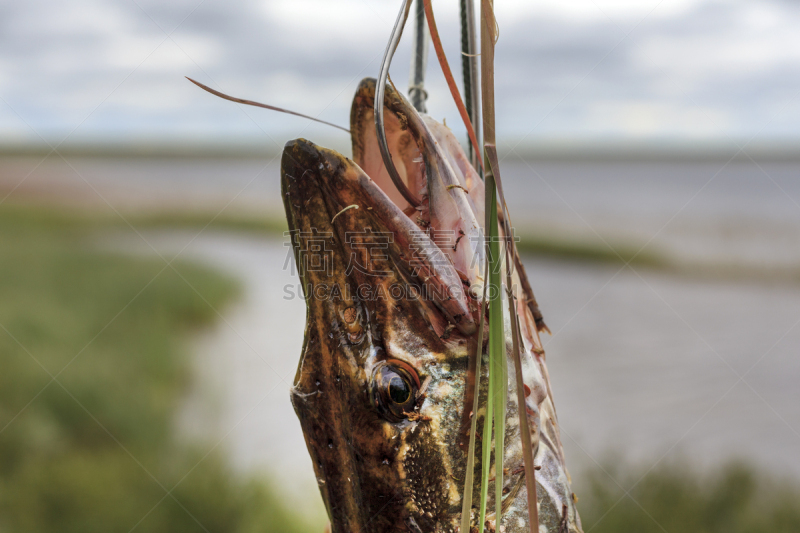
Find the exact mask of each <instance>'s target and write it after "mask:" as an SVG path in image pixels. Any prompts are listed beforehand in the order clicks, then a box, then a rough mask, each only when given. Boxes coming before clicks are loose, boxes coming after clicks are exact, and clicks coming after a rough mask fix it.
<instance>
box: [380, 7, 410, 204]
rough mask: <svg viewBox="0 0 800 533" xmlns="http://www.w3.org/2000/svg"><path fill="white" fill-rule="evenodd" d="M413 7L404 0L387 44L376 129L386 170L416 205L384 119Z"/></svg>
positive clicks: (382, 65) (396, 185)
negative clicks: (394, 155)
mask: <svg viewBox="0 0 800 533" xmlns="http://www.w3.org/2000/svg"><path fill="white" fill-rule="evenodd" d="M410 7H411V0H403V5H402V6H401V8H400V14H399V15H397V21H396V22H395V23H394V28H393V29H392V35H391V37H390V38H389V44H388V45H387V46H386V52H385V53H384V54H383V61H382V62H381V70H380V74H379V75H378V83H377V84H376V85H375V104H374V111H375V130H376V132H377V135H378V146H379V147H380V149H381V157H382V158H383V164H384V165H385V166H386V170H387V171H388V172H389V177H390V178H392V182H393V183H394V186H395V187H397V190H398V191H400V194H402V195H403V198H405V199H406V201H407V202H408V203H409V204H411V205H412V206H414V207H417V206H418V205H420V203H421V202H420V201H419V200H418V199H417V198H416V197H415V196H414V195H413V194H412V193H411V191H409V190H408V187H407V186H406V184H405V182H404V181H403V178H401V177H400V174H399V173H398V172H397V168H396V167H395V166H394V162H393V161H392V154H391V153H390V152H389V143H388V142H387V140H386V128H385V126H384V121H383V98H384V94H385V93H386V79H387V78H388V77H389V66H390V65H391V64H392V56H394V52H395V50H397V43H399V42H400V37H402V35H403V26H405V24H406V19H407V18H408V11H409V8H410Z"/></svg>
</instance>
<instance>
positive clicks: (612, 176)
mask: <svg viewBox="0 0 800 533" xmlns="http://www.w3.org/2000/svg"><path fill="white" fill-rule="evenodd" d="M12 163H13V164H12ZM12 163H9V162H8V161H6V162H4V163H2V166H0V168H1V169H3V170H4V171H3V172H0V186H2V187H3V188H4V189H6V190H10V189H11V186H13V185H14V184H16V181H17V180H18V179H19V178H21V177H22V176H24V175H25V173H26V172H29V171H30V167H32V166H33V165H34V164H35V161H28V160H15V161H14V162H12ZM72 163H73V166H74V168H75V170H72V169H70V168H69V167H67V166H65V165H64V164H63V162H59V161H57V160H48V161H46V162H45V163H44V164H42V165H40V166H39V167H38V168H37V169H36V170H35V171H34V172H33V173H32V174H30V176H29V178H28V179H26V181H25V183H24V184H23V186H21V187H20V188H19V189H17V191H16V192H15V193H14V194H13V195H12V197H17V198H22V197H24V196H25V195H32V194H33V195H37V196H43V195H45V196H46V195H48V194H53V191H58V193H57V194H59V195H62V196H64V195H66V194H67V192H68V193H69V198H70V199H75V200H76V201H80V202H83V203H91V202H95V203H96V204H97V205H99V206H104V205H106V207H107V204H106V201H108V202H109V203H111V204H112V205H114V206H115V207H116V206H118V205H119V206H121V207H122V208H125V209H140V208H143V207H147V208H157V207H161V208H163V207H164V206H167V207H175V208H185V207H186V205H187V204H189V205H190V206H201V207H204V208H208V209H212V210H214V212H216V211H217V210H219V209H221V208H222V207H223V206H225V205H226V204H227V205H228V207H227V208H226V209H228V210H231V211H233V212H248V213H253V212H256V213H260V214H270V215H276V216H277V215H282V208H281V207H280V203H279V195H278V194H277V191H278V190H279V178H278V170H277V162H276V161H273V162H271V163H269V162H268V161H232V160H231V161H206V162H197V161H183V162H181V161H149V162H136V161H135V160H133V161H132V160H126V161H125V162H123V163H119V162H115V161H114V160H89V159H80V160H75V161H72ZM723 165H724V162H719V163H702V164H700V163H691V164H689V163H686V164H683V163H602V164H600V163H598V164H589V163H585V164H584V163H580V164H572V163H569V164H568V163H552V162H551V163H531V166H530V167H529V166H528V164H526V163H525V162H522V161H519V160H506V161H504V163H503V174H504V178H505V184H506V193H507V195H508V199H509V203H510V209H511V213H512V217H513V219H514V222H515V224H516V225H517V226H518V227H523V228H525V229H527V230H528V231H534V232H537V233H540V234H549V235H556V236H561V237H565V238H570V239H578V240H588V241H592V242H600V243H602V242H604V241H605V242H607V243H609V244H610V245H612V246H615V245H617V244H619V243H624V244H628V245H633V246H643V245H645V244H647V246H648V249H652V250H657V251H659V252H662V253H665V254H668V255H669V256H670V257H677V258H679V259H684V260H691V261H708V262H727V263H733V264H739V265H749V266H759V267H760V266H775V265H778V266H795V267H796V266H797V265H800V203H799V202H800V165H798V164H777V163H775V164H770V163H761V164H760V166H759V165H756V164H754V163H752V162H749V161H747V162H738V161H737V162H735V163H731V164H729V165H727V166H723ZM76 171H77V172H76ZM78 174H80V175H78ZM81 176H82V177H81ZM87 182H88V184H87ZM89 184H91V186H90V185H89ZM95 191H97V192H95ZM98 192H99V193H100V194H101V195H102V198H100V197H99V196H100V195H98ZM62 193H63V194H62ZM196 236H197V232H170V233H157V234H147V236H146V237H147V239H148V240H150V241H151V242H152V243H153V244H154V245H156V246H157V247H160V248H161V249H163V250H169V251H173V252H174V251H177V250H180V249H181V248H183V246H184V245H186V244H187V243H189V242H190V241H191V243H190V244H189V245H188V247H187V249H186V250H185V252H184V253H183V255H184V256H185V257H189V258H195V259H197V260H201V261H205V262H208V263H210V264H212V265H215V266H217V267H220V268H222V269H225V270H227V271H229V272H231V273H233V274H235V275H237V276H238V277H240V278H241V279H242V280H243V281H244V283H245V288H246V293H245V298H244V300H243V301H242V302H240V303H239V304H237V306H236V307H235V308H233V309H229V310H223V315H224V317H225V320H224V321H222V322H220V323H219V324H218V325H217V326H216V328H215V329H214V330H213V331H211V332H208V333H206V334H204V336H203V337H202V338H201V339H197V341H196V343H195V347H196V352H197V354H198V355H197V357H198V359H197V360H198V364H197V378H196V385H195V389H194V391H193V393H192V394H191V395H190V397H189V399H188V400H187V404H186V407H185V409H184V411H183V413H182V415H181V418H180V425H181V427H182V431H183V432H185V433H187V434H198V435H200V434H205V435H206V438H209V441H210V442H211V443H212V444H213V443H216V442H220V441H221V444H220V446H222V447H223V448H224V449H226V450H227V452H228V454H229V457H230V458H231V461H232V463H233V464H234V465H235V466H236V467H237V468H238V469H240V470H241V471H243V472H265V473H269V474H270V475H273V476H275V477H277V479H278V480H279V482H280V483H281V485H282V486H283V487H286V492H287V494H288V495H289V497H295V498H298V501H299V500H302V501H304V502H305V505H309V504H308V495H309V494H313V493H316V488H315V484H314V479H313V475H312V469H311V465H310V461H309V459H308V456H307V453H306V450H305V445H304V442H303V438H302V433H301V431H300V427H299V424H298V423H297V421H296V419H295V417H294V414H293V412H292V409H291V405H290V403H289V395H288V387H289V383H290V382H291V379H292V377H293V375H294V371H295V368H296V365H297V361H298V358H299V355H300V347H301V343H302V336H303V325H304V306H303V302H302V301H301V300H299V299H290V300H285V299H284V297H285V295H286V293H285V291H284V288H285V286H286V285H296V283H297V281H296V279H295V278H294V277H293V276H292V275H291V273H290V272H288V271H285V270H284V268H283V267H284V266H285V264H286V257H287V256H286V253H287V249H286V248H285V247H284V243H283V241H282V240H281V239H277V238H270V237H244V236H241V235H234V234H211V233H203V234H201V235H199V237H197V238H196V239H195V240H193V241H192V240H191V239H192V238H193V237H196ZM136 240H137V238H136V237H135V236H133V237H132V239H131V241H130V243H125V242H124V241H118V242H117V243H115V246H123V247H125V248H127V249H130V250H138V251H142V252H146V251H147V247H146V246H143V245H142V244H141V242H139V243H138V244H136V243H135V241H136ZM526 263H527V268H528V274H529V277H530V279H531V282H532V284H533V287H534V290H535V292H536V294H537V297H538V299H539V301H540V304H541V307H542V310H543V311H544V314H545V319H546V321H547V323H548V325H549V326H550V328H551V329H552V330H553V332H554V335H553V336H552V337H548V336H545V337H544V342H545V348H546V350H547V357H548V365H549V368H550V372H551V375H552V380H553V391H554V394H555V400H556V406H557V408H558V413H559V418H560V422H561V426H562V432H563V434H562V437H563V441H564V446H565V448H566V452H567V457H568V461H569V464H570V468H571V470H572V472H573V474H574V475H575V476H578V475H579V472H580V470H581V468H583V467H586V466H591V465H593V464H594V463H595V461H598V462H602V460H603V459H604V457H606V456H607V454H608V453H609V452H612V453H613V452H617V453H619V454H620V455H621V456H623V457H625V458H626V459H628V460H632V461H638V462H641V463H642V464H644V465H645V466H649V465H651V464H653V463H654V462H655V461H657V460H659V459H662V460H666V459H670V458H674V457H683V458H686V459H688V460H691V461H693V462H694V463H695V464H697V465H698V466H700V467H706V466H713V465H716V464H719V463H720V462H722V461H725V460H726V459H729V458H731V457H741V458H744V459H745V460H747V461H748V462H751V463H752V464H754V465H757V466H758V467H759V468H761V469H763V470H765V471H767V472H771V473H775V474H778V475H791V476H794V477H796V478H800V387H799V386H798V383H800V357H798V356H799V355H800V353H798V352H799V351H800V287H798V286H797V285H791V284H781V283H778V282H775V283H769V282H765V281H763V280H762V281H758V282H757V281H753V282H748V281H738V282H736V283H733V282H730V281H725V280H722V279H720V280H714V279H705V280H693V279H687V278H681V277H674V276H669V275H666V274H663V273H654V272H652V271H650V272H648V271H638V272H637V271H634V270H632V269H630V268H621V267H622V264H621V263H620V265H608V266H597V265H586V264H570V263H558V262H550V261H542V260H534V259H528V260H526ZM209 432H210V433H212V434H213V435H211V436H210V437H209V435H208V433H209ZM313 501H314V502H316V503H318V499H317V497H316V496H314V499H313Z"/></svg>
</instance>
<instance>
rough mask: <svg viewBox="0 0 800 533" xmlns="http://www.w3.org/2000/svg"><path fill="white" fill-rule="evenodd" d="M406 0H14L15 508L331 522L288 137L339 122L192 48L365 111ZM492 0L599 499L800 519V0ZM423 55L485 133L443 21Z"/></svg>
mask: <svg viewBox="0 0 800 533" xmlns="http://www.w3.org/2000/svg"><path fill="white" fill-rule="evenodd" d="M398 7H399V2H396V1H384V0H362V1H358V2H355V1H349V0H347V1H339V2H329V1H322V0H286V1H280V0H261V1H247V0H235V1H226V2H222V1H220V0H174V1H171V2H169V3H164V2H155V1H151V0H87V1H82V2H54V1H52V0H26V1H24V2H10V1H3V2H0V28H2V30H1V31H0V330H2V331H0V361H1V363H0V364H1V366H0V369H2V370H1V371H0V532H18V531H19V532H22V531H24V532H40V531H41V532H45V531H47V532H62V531H63V532H73V531H75V532H78V531H80V532H95V531H96V532H107V531H136V530H138V531H158V532H160V531H164V532H166V531H170V532H171V531H206V532H211V531H228V532H230V531H235V532H256V531H259V532H273V531H274V532H278V531H280V532H291V531H298V532H299V531H322V527H323V525H324V523H325V517H324V510H323V508H322V503H321V499H320V497H319V494H318V491H317V488H316V483H315V480H314V476H313V472H312V468H311V464H310V460H309V458H308V456H307V454H306V450H305V445H304V443H303V438H302V433H301V431H300V427H299V424H298V423H297V421H296V419H295V417H294V413H293V412H292V408H291V405H290V403H289V395H288V388H289V386H290V383H291V381H292V378H293V376H294V372H295V369H296V366H297V361H298V358H299V355H300V348H301V344H302V338H303V323H304V312H305V310H304V304H303V301H302V299H301V298H299V297H298V296H297V295H298V286H297V280H296V278H295V276H294V272H293V271H292V270H291V265H292V259H291V254H290V248H289V247H288V243H287V241H286V240H285V239H284V237H283V231H284V229H285V222H284V220H283V208H282V205H281V199H280V192H279V191H280V186H279V159H278V158H279V155H280V150H281V149H282V147H283V144H284V143H285V142H286V141H287V140H289V139H293V138H297V137H307V138H310V139H312V140H314V141H315V142H317V143H318V144H322V145H326V146H329V147H332V148H336V149H338V150H340V151H342V152H343V153H344V154H346V155H349V153H350V148H349V138H348V137H347V135H346V134H344V133H341V132H338V131H337V130H334V129H331V128H329V127H326V126H322V125H319V124H315V123H310V122H309V121H306V120H304V119H300V118H297V117H291V116H286V115H281V114H277V113H272V112H268V111H264V110H258V109H254V108H247V107H244V106H239V105H236V104H233V103H230V102H225V101H223V100H220V99H217V98H215V97H213V96H211V95H209V94H207V93H204V92H203V91H201V90H200V89H198V88H197V87H195V86H193V85H192V84H190V83H189V82H188V81H186V80H185V79H184V76H191V77H193V78H195V79H197V80H199V81H201V82H203V83H206V84H208V85H210V86H211V87H213V88H215V89H218V90H221V91H224V92H226V93H229V94H233V95H235V96H239V97H242V98H249V99H254V100H259V101H262V102H265V103H269V104H272V105H278V106H282V107H286V108H289V109H292V110H295V111H299V112H302V113H307V114H310V115H312V116H315V117H318V118H320V119H323V120H327V121H330V122H334V123H337V124H341V125H343V126H346V125H347V124H348V122H349V109H350V103H351V99H352V97H353V94H354V92H355V88H356V86H357V85H358V83H359V81H360V80H361V79H362V78H364V77H368V76H370V77H374V76H376V75H377V72H378V68H379V62H380V59H381V57H382V54H383V50H384V47H385V45H386V41H387V39H388V36H389V33H390V31H391V26H392V24H393V22H394V19H395V17H396V11H397V9H398ZM434 9H435V11H436V15H437V22H438V25H439V30H440V33H441V35H442V39H443V41H444V45H445V50H446V52H447V54H448V58H449V60H450V62H451V65H452V67H453V69H454V71H455V72H456V74H457V77H458V78H459V79H460V74H459V67H460V60H459V30H458V2H456V1H455V0H447V1H445V0H439V1H436V2H434ZM496 11H497V19H498V24H499V28H500V40H499V42H498V45H497V72H496V76H497V80H496V83H497V94H498V102H497V113H498V116H497V123H498V135H499V142H498V144H499V149H500V151H501V156H502V162H501V168H502V169H503V179H504V182H505V187H506V193H507V196H508V199H509V202H510V206H509V207H510V211H511V213H512V217H513V218H514V223H515V226H516V228H517V232H518V234H519V235H520V237H521V238H522V241H521V243H520V246H521V248H522V249H523V250H524V252H525V254H526V255H525V257H526V265H527V269H528V275H529V277H530V278H531V282H532V284H533V287H534V290H535V292H536V295H537V298H538V299H539V302H540V305H541V308H542V310H543V312H544V316H545V320H546V322H547V324H548V325H549V326H550V328H551V329H552V331H553V335H552V336H545V337H544V342H545V348H546V351H547V356H548V365H549V370H550V374H551V376H552V381H553V391H554V395H555V400H556V404H557V406H558V413H559V419H560V423H561V428H562V429H561V430H562V438H563V441H564V446H565V448H566V454H567V459H568V465H569V467H570V470H571V473H572V477H573V482H574V488H575V490H576V492H577V494H578V496H579V498H580V500H579V503H578V507H579V510H580V512H581V513H582V516H583V524H584V531H586V532H587V533H588V532H589V531H594V532H605V531H609V532H611V531H614V532H619V531H637V532H640V531H645V532H649V531H653V532H660V531H669V532H673V531H698V532H700V531H702V532H706V531H708V532H712V531H713V532H717V531H719V532H722V531H725V532H740V531H741V532H760V531H769V532H771V533H775V532H783V531H786V532H790V531H791V532H797V531H800V386H798V383H800V357H798V355H800V354H799V353H798V352H799V351H800V350H799V348H800V31H798V28H800V3H798V2H796V1H794V0H761V1H755V0H728V1H721V0H636V1H633V0H572V1H569V2H562V1H556V0H539V1H536V2H531V1H527V0H525V1H523V0H497V1H496ZM409 35H410V32H408V35H407V36H406V37H405V38H404V40H403V41H402V42H401V45H400V48H399V50H398V53H397V54H396V56H395V60H394V62H393V67H392V71H391V73H392V78H393V80H394V82H395V84H396V85H397V86H398V87H399V88H401V89H402V88H404V87H406V86H407V83H406V80H407V79H408V65H409V61H410V60H409V58H410V43H409V40H410V39H409ZM427 89H428V92H429V94H430V98H429V100H428V110H429V112H430V114H431V115H432V116H433V117H434V118H436V119H438V120H442V119H445V120H446V121H447V124H448V125H449V126H450V127H451V128H452V129H453V131H454V132H455V133H456V134H457V135H458V136H459V138H461V139H463V140H464V141H465V140H466V135H465V133H464V128H463V126H462V125H461V124H460V120H459V117H458V114H457V111H456V109H455V106H454V105H453V103H452V101H451V100H450V96H449V93H448V91H447V88H446V84H445V82H444V79H443V77H442V76H441V73H440V71H439V68H438V65H437V64H436V60H435V56H434V54H433V52H431V53H430V56H429V67H428V78H427Z"/></svg>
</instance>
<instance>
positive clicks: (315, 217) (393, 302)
mask: <svg viewBox="0 0 800 533" xmlns="http://www.w3.org/2000/svg"><path fill="white" fill-rule="evenodd" d="M370 181H371V180H370V179H369V177H367V176H366V175H365V174H364V173H363V171H362V170H361V169H360V168H359V167H358V166H357V165H355V164H354V163H353V162H352V161H350V160H348V159H346V158H344V157H343V156H341V155H339V154H337V153H335V152H333V151H330V150H325V149H322V148H319V147H317V146H315V145H314V144H313V143H310V142H308V141H305V140H296V141H292V142H290V143H288V144H287V146H286V148H285V150H284V155H283V160H282V189H283V198H284V204H285V207H286V213H287V218H288V221H289V227H290V234H291V236H292V244H293V247H294V250H295V259H296V264H297V265H298V270H299V273H300V277H301V280H302V285H303V287H304V291H305V298H306V305H307V319H306V334H305V343H304V346H303V351H302V354H301V359H300V363H299V366H298V370H297V374H296V376H295V380H294V384H293V387H292V391H291V397H292V403H293V405H294V408H295V411H296V413H297V415H298V417H299V419H300V423H301V426H302V429H303V434H304V436H305V440H306V445H307V447H308V450H309V453H310V455H311V458H312V461H313V463H314V470H315V473H316V476H317V480H318V484H319V488H320V492H321V494H322V497H323V500H324V501H325V505H326V508H327V511H328V515H329V517H330V520H331V524H332V531H333V532H334V533H361V532H364V533H366V532H370V533H373V532H377V533H380V532H399V531H410V532H415V533H416V532H417V531H426V532H428V531H431V532H442V533H444V532H451V531H455V529H454V528H455V527H456V524H457V521H458V518H459V515H460V501H461V493H460V490H461V487H460V486H459V484H458V483H457V482H455V479H463V469H464V461H463V452H462V451H461V450H460V449H459V447H458V445H457V441H458V436H459V428H460V416H461V400H462V397H463V392H464V391H463V388H464V382H465V377H466V376H465V374H466V366H467V360H468V353H469V342H468V339H467V337H466V336H465V335H463V334H462V333H461V332H460V331H459V330H458V329H457V328H448V325H449V324H450V319H449V317H448V316H447V313H445V312H443V311H442V309H441V307H440V306H439V305H437V304H435V303H432V302H430V301H428V300H427V299H425V298H417V299H413V298H408V297H404V295H402V294H400V293H398V292H397V291H396V290H395V289H396V288H397V287H408V286H410V285H413V284H414V283H415V282H416V281H418V280H417V279H416V278H415V277H414V276H413V272H410V271H409V270H408V268H406V267H404V266H403V263H402V259H400V258H398V256H399V254H402V253H403V249H402V247H401V246H400V245H399V244H397V243H392V244H390V245H389V246H388V248H387V249H386V250H385V251H386V256H385V258H384V257H378V256H375V257H373V258H372V260H373V261H372V265H371V266H372V269H373V270H374V271H375V272H379V273H380V274H379V275H373V274H375V272H372V273H369V272H365V271H362V270H359V269H357V268H351V269H348V266H349V264H350V260H351V258H353V257H356V258H358V257H360V254H362V252H363V250H360V249H359V242H357V241H354V240H353V239H352V238H351V237H352V235H353V234H363V233H364V231H365V228H370V231H372V232H376V233H385V232H392V231H393V232H396V233H397V232H398V225H402V222H398V221H397V220H395V218H393V217H392V216H389V215H387V214H386V213H384V212H383V211H381V208H383V209H384V210H387V211H388V212H389V213H390V214H391V212H392V211H391V209H389V208H388V204H389V203H390V200H389V199H388V197H385V195H384V197H381V196H380V194H378V193H380V189H377V193H375V195H374V197H373V196H370V195H369V194H368V193H367V192H365V189H369V182H370ZM353 202H358V204H355V203H353ZM381 203H384V204H386V205H383V206H381V205H379V204H381ZM348 205H359V208H358V209H355V208H353V209H349V210H347V211H342V209H344V208H345V207H347V206H348ZM337 214H338V216H337ZM400 215H402V213H400ZM402 216H403V217H404V218H405V219H406V220H408V218H407V217H405V215H402ZM401 232H402V230H401ZM315 247H316V248H315ZM315 249H316V250H321V251H323V252H324V257H323V258H322V262H320V263H315V264H318V265H319V266H320V267H322V268H310V267H309V265H311V264H312V263H313V261H310V260H309V250H315ZM405 252H406V253H407V252H408V250H405ZM312 259H313V258H312ZM458 283H461V282H460V280H458ZM467 310H468V311H469V308H467ZM444 331H448V334H447V335H444V334H443V332H444ZM442 336H444V337H446V338H444V339H443V338H442ZM387 362H389V363H391V364H393V365H407V367H409V368H410V369H411V370H412V371H413V373H414V374H415V375H416V377H417V378H418V379H419V384H420V385H419V387H418V388H421V386H422V383H423V382H427V386H426V389H425V391H424V394H423V395H421V396H420V398H419V400H418V401H417V402H416V403H415V406H414V408H413V410H412V412H411V413H410V416H408V417H406V418H404V419H402V420H399V421H395V420H387V419H386V417H385V416H383V415H382V413H381V411H380V409H378V408H377V407H376V403H375V400H374V398H373V396H372V394H371V392H370V391H371V388H374V379H375V372H376V368H378V367H379V366H380V365H381V364H387Z"/></svg>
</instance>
